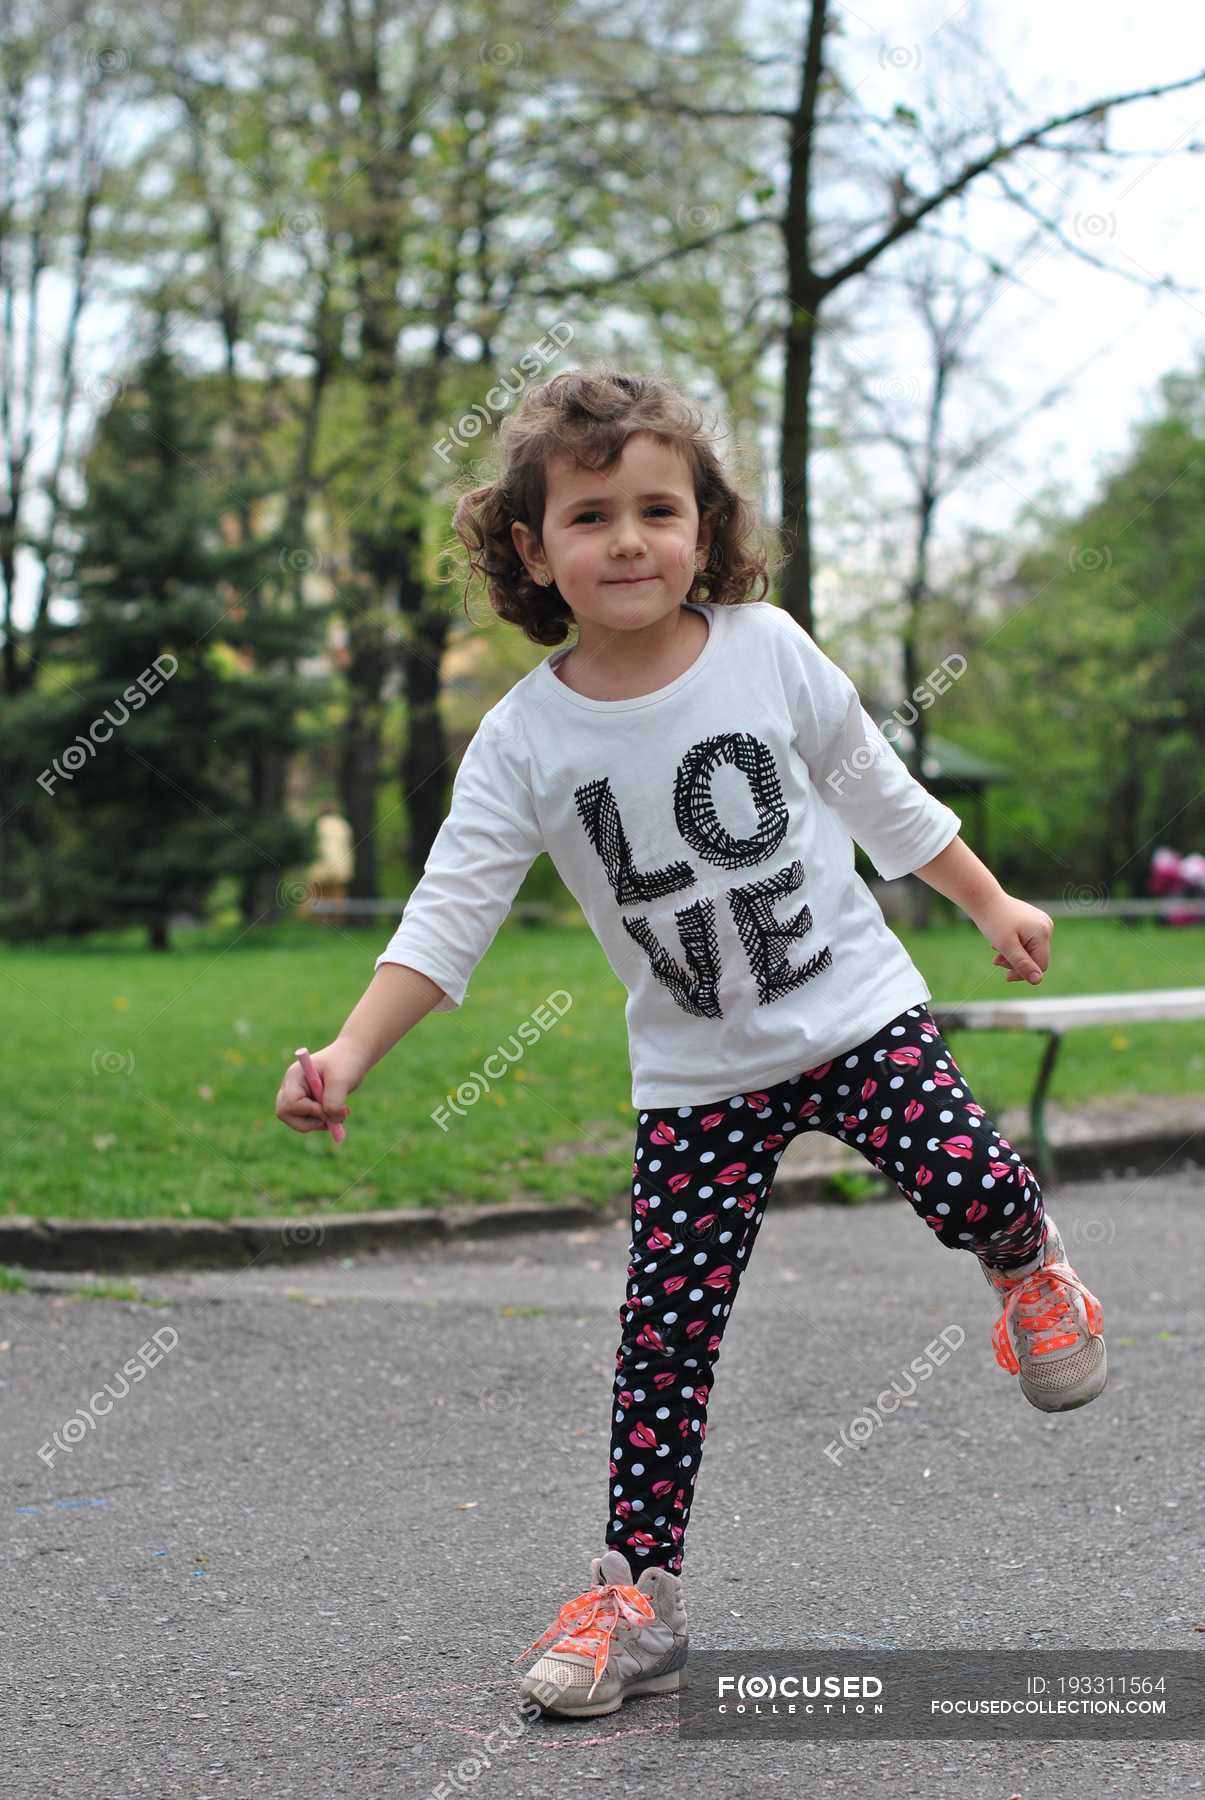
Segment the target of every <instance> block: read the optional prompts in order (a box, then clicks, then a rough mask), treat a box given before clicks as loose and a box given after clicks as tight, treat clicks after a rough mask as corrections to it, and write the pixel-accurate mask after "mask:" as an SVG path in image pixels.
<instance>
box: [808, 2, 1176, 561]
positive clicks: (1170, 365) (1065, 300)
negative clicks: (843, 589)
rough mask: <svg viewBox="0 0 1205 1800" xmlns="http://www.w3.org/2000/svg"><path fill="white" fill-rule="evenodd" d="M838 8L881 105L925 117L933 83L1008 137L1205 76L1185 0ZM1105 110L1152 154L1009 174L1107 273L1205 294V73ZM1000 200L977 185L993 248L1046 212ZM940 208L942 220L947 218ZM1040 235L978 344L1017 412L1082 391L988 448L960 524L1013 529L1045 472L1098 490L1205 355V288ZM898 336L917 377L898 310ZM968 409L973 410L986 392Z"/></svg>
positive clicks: (1049, 159) (855, 60)
mask: <svg viewBox="0 0 1205 1800" xmlns="http://www.w3.org/2000/svg"><path fill="white" fill-rule="evenodd" d="M839 10H840V13H841V17H842V21H843V26H844V31H843V36H842V43H843V46H844V50H843V59H842V64H841V66H842V68H843V70H844V71H845V73H846V75H847V79H848V80H850V81H851V82H853V83H855V84H856V85H857V92H858V97H859V100H861V101H862V102H863V103H864V104H865V105H866V106H867V108H868V109H869V110H870V111H872V112H873V113H876V114H878V115H880V116H881V115H883V114H886V113H889V112H890V111H891V108H892V107H893V106H894V105H895V104H897V103H903V104H904V105H911V106H913V107H915V108H916V109H917V110H921V111H925V110H927V109H926V108H923V107H922V105H921V104H920V97H921V96H922V95H924V94H925V92H926V91H927V90H926V83H928V84H929V91H931V92H932V93H933V94H935V95H936V96H937V97H938V99H939V100H940V101H941V102H942V117H943V119H945V120H946V121H947V122H949V123H953V122H955V121H956V120H958V119H960V118H965V119H966V122H967V123H968V124H969V123H970V122H971V121H972V119H974V120H981V119H982V118H983V116H984V115H983V108H984V106H985V105H986V104H989V103H990V104H992V105H994V106H996V107H998V108H999V109H1000V112H1001V117H1002V120H1003V126H1004V129H1003V135H1004V137H1005V138H1011V137H1014V136H1017V135H1020V133H1021V132H1022V131H1023V130H1025V129H1027V128H1030V127H1032V126H1034V125H1036V124H1039V123H1041V122H1044V121H1045V120H1047V119H1049V118H1052V117H1055V116H1057V115H1059V114H1061V113H1063V112H1066V111H1070V110H1072V109H1074V108H1077V107H1082V106H1084V105H1087V104H1089V103H1090V102H1091V101H1093V100H1096V99H1103V98H1108V97H1110V96H1112V95H1115V94H1121V93H1127V92H1133V91H1136V90H1140V89H1142V88H1145V87H1149V86H1155V85H1156V84H1159V83H1163V82H1169V81H1177V80H1181V79H1183V78H1184V77H1186V76H1189V75H1192V74H1193V73H1195V72H1198V71H1200V72H1202V73H1205V32H1202V31H1201V30H1200V29H1199V28H1198V27H1197V26H1196V24H1195V17H1194V15H1193V14H1192V13H1191V12H1188V13H1186V12H1184V11H1183V10H1181V9H1180V8H1178V7H1177V6H1176V5H1175V4H1173V3H1172V0H1146V3H1145V4H1143V5H1141V6H1137V5H1133V4H1126V5H1116V4H1115V5H1112V6H1108V7H1093V8H1089V7H1087V6H1086V5H1082V4H1081V5H1078V6H1077V5H1066V4H1054V5H1051V4H1048V3H1047V0H1010V3H1009V4H1008V5H1007V6H1004V5H1000V4H995V3H993V4H971V5H968V6H964V7H958V6H957V5H955V4H945V3H939V4H928V3H926V4H917V5H913V6H910V7H908V6H901V5H899V4H898V3H897V0H858V3H857V5H856V7H854V8H851V7H849V6H841V7H840V8H839ZM955 27H962V28H964V31H965V35H966V36H969V37H971V38H973V39H974V40H976V41H978V42H980V43H981V44H982V45H983V47H984V50H985V52H986V56H985V59H984V63H983V69H982V75H981V77H980V83H981V86H980V92H979V94H978V95H976V93H975V91H974V87H973V86H971V87H968V85H967V82H966V80H965V78H963V79H961V80H960V79H959V78H958V76H957V71H958V70H959V69H961V68H964V67H965V66H966V62H965V53H964V52H963V50H962V48H961V47H960V45H959V44H958V43H957V42H956V41H955ZM884 46H887V47H888V55H887V57H886V58H884V56H883V54H882V52H883V49H884ZM891 52H895V54H892V53H891ZM884 62H886V65H887V66H886V67H884V66H883V65H884ZM997 75H1002V76H1003V82H1002V83H1001V82H999V81H997V80H996V79H995V78H996V76H997ZM1008 90H1011V96H1012V97H1015V99H1016V100H1017V101H1019V102H1020V103H1021V106H1020V109H1019V110H1018V108H1017V107H1016V106H1015V105H1014V104H1013V99H1012V98H1011V97H1010V93H1009V91H1008ZM1110 116H1111V121H1112V122H1111V124H1110V127H1109V136H1108V141H1109V144H1110V147H1111V148H1114V149H1120V150H1137V149H1141V150H1143V151H1152V152H1155V153H1156V154H1154V155H1152V156H1150V157H1145V156H1144V157H1143V158H1141V159H1125V160H1122V161H1119V162H1115V163H1111V162H1108V161H1106V160H1105V159H1103V158H1100V159H1096V162H1095V168H1096V170H1098V171H1100V172H1099V173H1093V172H1092V171H1091V170H1089V168H1088V167H1087V166H1085V167H1083V168H1071V167H1068V166H1067V165H1066V164H1065V163H1064V162H1063V161H1062V160H1061V159H1058V158H1056V157H1054V156H1053V155H1051V154H1049V153H1041V152H1037V151H1035V150H1026V151H1023V152H1021V153H1020V156H1019V160H1018V162H1017V163H1010V164H1009V165H1006V167H1007V168H1008V169H1010V170H1011V171H1012V173H1010V175H1009V180H1010V184H1011V185H1013V186H1019V185H1020V177H1022V176H1023V177H1026V178H1029V179H1032V180H1034V181H1036V190H1034V191H1033V192H1032V193H1031V194H1030V200H1031V204H1032V205H1034V206H1035V207H1038V208H1042V209H1043V210H1045V209H1046V208H1047V207H1049V209H1050V216H1060V213H1061V217H1062V225H1061V229H1062V231H1063V234H1064V235H1065V236H1066V237H1068V238H1070V239H1071V241H1072V242H1075V243H1079V244H1081V245H1082V246H1083V247H1084V248H1085V249H1086V250H1088V251H1089V252H1090V253H1091V254H1092V255H1094V256H1096V257H1098V258H1099V259H1100V260H1101V261H1104V262H1107V263H1108V264H1109V265H1110V270H1112V269H1113V268H1116V269H1118V270H1121V271H1123V272H1125V274H1128V275H1132V276H1139V277H1143V278H1147V279H1158V278H1159V277H1161V276H1163V275H1164V274H1170V275H1172V276H1173V277H1175V278H1176V279H1177V280H1178V281H1179V282H1180V283H1181V284H1182V285H1184V286H1186V287H1192V286H1194V285H1196V286H1199V287H1201V288H1202V289H1203V290H1205V256H1203V255H1202V251H1201V233H1200V219H1201V205H1202V192H1203V186H1205V157H1202V156H1200V155H1191V154H1185V153H1184V152H1183V151H1182V150H1181V151H1179V153H1177V146H1178V145H1183V144H1185V143H1188V142H1193V141H1197V142H1205V81H1203V82H1202V83H1201V84H1200V85H1198V86H1196V87H1192V88H1186V89H1185V90H1184V91H1183V92H1182V93H1179V94H1174V95H1169V96H1166V97H1163V98H1159V99H1152V100H1145V101H1139V102H1135V103H1132V104H1130V105H1127V106H1125V107H1122V108H1119V109H1117V110H1115V111H1114V112H1113V113H1112V114H1111V115H1110ZM1061 135H1063V136H1066V135H1067V134H1066V133H1063V134H1061ZM997 195H998V189H996V188H995V186H994V185H993V184H992V183H991V182H990V180H989V181H987V182H985V183H983V184H982V185H977V186H976V187H975V188H974V189H973V191H972V198H971V202H970V205H969V207H968V210H967V214H966V217H965V221H964V222H963V225H962V230H963V235H965V236H967V237H969V238H970V239H971V241H972V242H974V243H975V244H976V245H977V246H979V247H980V248H983V249H987V248H990V247H991V246H993V245H994V244H996V243H999V242H1000V241H1001V240H1002V238H1003V241H1005V242H1008V241H1010V240H1011V241H1016V239H1017V235H1018V234H1020V233H1021V232H1023V231H1025V230H1028V229H1029V227H1030V226H1031V224H1032V223H1033V221H1032V220H1030V219H1029V218H1028V217H1027V216H1026V215H1024V214H1022V213H1020V212H1019V211H1018V209H1017V208H1015V207H1014V206H1012V205H1011V204H1009V203H1005V202H1002V201H1001V200H1000V199H999V198H997V197H996V196H997ZM1064 205H1066V211H1065V213H1063V212H1061V209H1062V208H1063V207H1064ZM1056 209H1058V211H1056ZM942 216H943V215H942V214H941V213H938V214H934V215H932V217H933V219H934V221H935V222H937V221H940V219H941V218H942ZM952 223H953V220H952V219H951V224H952ZM1042 245H1043V247H1044V248H1045V249H1046V252H1047V253H1046V254H1045V255H1043V256H1042V257H1041V258H1040V259H1039V260H1037V261H1035V262H1033V263H1031V264H1030V265H1028V266H1026V267H1025V268H1024V269H1023V270H1021V271H1018V273H1019V276H1020V279H1019V281H1018V284H1017V285H1016V286H1015V287H1010V288H1008V289H1007V290H1006V292H1005V293H1004V295H1003V296H1002V297H1001V299H1000V300H999V301H998V302H997V303H996V304H995V305H994V306H993V308H992V310H991V314H990V319H991V327H990V330H989V331H987V332H985V333H982V334H980V335H977V336H976V337H975V338H974V340H973V342H974V344H975V346H976V347H977V348H978V349H979V350H981V351H983V352H985V354H986V360H987V366H988V369H989V372H990V374H991V376H992V378H993V380H995V381H998V382H1000V383H1002V384H1003V386H1004V388H1005V389H1006V390H1007V393H1008V400H1007V403H1006V408H1005V410H1006V412H1007V413H1008V414H1009V415H1011V414H1013V413H1014V412H1020V413H1021V414H1022V415H1023V414H1024V413H1025V411H1026V410H1027V409H1026V405H1025V402H1026V401H1027V400H1028V401H1030V402H1033V401H1036V400H1037V399H1038V398H1039V397H1040V396H1041V395H1042V394H1043V393H1045V392H1046V391H1047V390H1048V389H1049V388H1051V387H1053V386H1055V385H1056V384H1058V383H1059V382H1061V381H1063V380H1065V379H1073V381H1074V385H1073V387H1072V389H1071V391H1070V392H1069V393H1068V395H1067V396H1066V398H1064V399H1063V400H1061V401H1060V402H1059V403H1058V404H1057V405H1056V406H1055V407H1053V408H1051V409H1050V410H1049V411H1046V412H1042V413H1035V414H1034V415H1033V416H1031V417H1029V418H1028V419H1024V418H1023V422H1022V424H1021V427H1020V429H1019V431H1018V433H1017V435H1016V437H1015V439H1014V440H1013V442H1012V444H1011V446H1010V449H1009V453H1008V454H1007V456H1004V457H998V458H993V459H992V460H991V462H990V464H989V465H988V466H986V467H984V468H983V469H982V470H981V471H980V472H979V474H978V476H977V477H976V478H972V479H969V480H968V481H967V482H966V484H965V485H964V486H963V487H961V488H960V489H959V491H958V494H957V498H956V499H953V498H952V499H951V502H950V508H949V514H948V517H949V519H950V520H953V519H955V518H956V517H957V518H958V519H960V520H963V521H966V522H975V523H979V524H982V525H984V526H985V527H987V528H989V529H994V530H1005V529H1006V528H1007V527H1008V526H1009V524H1010V522H1011V521H1012V520H1014V519H1015V518H1016V516H1017V513H1018V510H1019V508H1020V507H1022V506H1023V505H1025V504H1026V503H1027V502H1030V503H1034V502H1037V501H1038V499H1039V496H1040V495H1041V493H1042V491H1043V489H1044V488H1045V487H1046V486H1047V484H1049V483H1053V484H1055V485H1056V486H1057V487H1058V488H1059V489H1061V490H1064V491H1065V492H1066V493H1067V494H1068V495H1069V496H1071V497H1074V498H1076V499H1078V500H1080V501H1086V500H1088V499H1089V498H1090V497H1091V495H1092V494H1093V493H1094V492H1095V491H1096V489H1097V487H1098V484H1099V483H1100V481H1101V480H1102V478H1103V477H1104V475H1105V474H1106V473H1107V470H1108V468H1109V467H1110V466H1111V465H1112V464H1113V463H1114V462H1115V461H1116V460H1117V459H1118V458H1120V457H1122V456H1124V453H1125V452H1126V450H1127V448H1128V446H1129V445H1130V442H1131V436H1132V431H1133V426H1134V423H1135V421H1137V420H1139V419H1141V418H1145V417H1148V416H1150V415H1151V414H1152V413H1153V412H1154V411H1155V410H1157V405H1158V398H1159V397H1158V392H1157V384H1158V381H1159V379H1160V377H1161V376H1162V375H1163V374H1164V373H1166V372H1167V371H1169V370H1171V369H1175V368H1182V369H1189V368H1192V367H1194V366H1195V364H1196V362H1197V358H1198V355H1199V353H1200V351H1201V350H1202V349H1205V291H1203V292H1202V293H1199V294H1195V295H1189V296H1187V297H1184V298H1181V297H1174V296H1172V295H1169V294H1167V293H1166V292H1163V293H1159V294H1158V295H1156V296H1155V297H1154V298H1152V296H1151V295H1150V294H1149V293H1148V292H1147V291H1146V290H1145V289H1144V288H1142V287H1139V286H1137V285H1136V284H1135V283H1134V282H1132V281H1130V280H1127V279H1125V278H1124V276H1123V275H1119V274H1114V273H1112V272H1105V271H1103V270H1101V269H1098V268H1095V267H1092V266H1090V265H1089V264H1088V263H1086V262H1084V261H1082V260H1081V259H1080V258H1079V257H1077V256H1076V255H1075V254H1074V252H1073V251H1071V250H1067V249H1063V248H1062V247H1061V246H1059V245H1057V244H1055V245H1054V246H1053V248H1052V247H1051V245H1052V240H1051V239H1050V238H1049V237H1047V238H1045V239H1043V240H1042ZM892 254H894V252H889V253H888V255H889V256H890V255H892ZM886 266H887V265H886V262H885V263H884V267H886ZM889 341H894V342H895V344H896V345H897V356H896V359H895V361H894V363H893V364H892V369H893V373H897V374H898V375H899V376H901V377H903V378H906V377H907V376H908V374H909V373H910V372H914V371H915V363H916V356H915V345H916V339H915V336H914V333H913V332H912V331H911V330H909V329H908V328H907V327H906V325H905V323H904V322H903V321H901V323H900V327H899V330H898V332H897V333H896V334H895V335H894V338H888V339H885V340H884V342H883V343H880V344H878V345H876V350H877V355H878V359H879V360H881V357H882V352H883V348H884V344H885V343H886V342H889ZM964 410H965V412H966V419H967V420H968V421H969V422H974V417H975V401H974V398H973V396H972V397H971V400H970V405H969V408H967V409H964ZM979 423H980V424H982V420H980V421H979ZM964 428H965V427H964ZM882 466H883V468H884V469H889V468H891V467H892V466H893V465H892V464H891V463H890V462H889V461H888V462H884V463H883V465H882ZM895 466H896V467H898V464H897V465H895Z"/></svg>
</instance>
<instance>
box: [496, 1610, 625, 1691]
mask: <svg viewBox="0 0 1205 1800" xmlns="http://www.w3.org/2000/svg"><path fill="white" fill-rule="evenodd" d="M656 1617H657V1613H656V1610H655V1608H654V1607H653V1604H652V1602H651V1601H650V1600H648V1599H647V1598H646V1596H645V1595H644V1594H641V1593H639V1592H638V1591H637V1589H636V1588H635V1587H629V1586H628V1585H627V1584H626V1583H620V1582H610V1583H608V1584H603V1583H600V1584H599V1585H598V1586H597V1587H592V1588H588V1589H587V1590H586V1592H585V1593H584V1594H579V1595H578V1596H577V1598H576V1599H574V1600H567V1601H566V1602H565V1604H564V1606H562V1607H561V1608H560V1610H559V1612H558V1613H557V1616H556V1618H555V1619H554V1620H553V1622H552V1624H551V1625H550V1626H549V1627H548V1629H547V1631H545V1632H543V1633H542V1635H541V1636H540V1637H538V1638H537V1639H536V1641H535V1643H534V1644H529V1645H528V1646H527V1649H526V1650H520V1652H519V1654H518V1656H514V1657H512V1658H511V1661H512V1662H521V1661H522V1660H523V1658H524V1657H525V1656H530V1655H531V1653H532V1651H533V1650H539V1649H540V1648H541V1646H542V1645H544V1644H546V1643H547V1642H548V1640H549V1638H553V1637H556V1635H557V1632H558V1631H563V1632H564V1633H565V1636H564V1637H562V1638H559V1639H558V1640H557V1642H556V1643H555V1644H554V1645H553V1646H552V1649H553V1652H554V1653H555V1652H556V1651H558V1650H565V1651H569V1652H571V1653H574V1654H576V1655H578V1656H590V1657H593V1659H594V1680H593V1681H592V1682H591V1684H590V1692H589V1693H588V1694H587V1695H586V1698H587V1700H592V1699H593V1698H594V1690H595V1688H596V1687H597V1686H598V1684H599V1682H600V1681H601V1680H602V1677H603V1671H604V1670H605V1668H606V1666H607V1653H608V1651H609V1649H610V1645H611V1638H612V1635H613V1633H614V1631H615V1628H616V1626H617V1625H618V1624H619V1622H620V1620H621V1619H632V1620H639V1621H641V1622H642V1623H645V1624H647V1623H649V1622H650V1621H651V1620H653V1619H655V1618H656Z"/></svg>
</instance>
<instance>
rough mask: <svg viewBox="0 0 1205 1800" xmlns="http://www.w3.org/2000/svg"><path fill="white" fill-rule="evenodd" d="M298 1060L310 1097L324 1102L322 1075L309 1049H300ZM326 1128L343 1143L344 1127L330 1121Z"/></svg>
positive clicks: (338, 1142)
mask: <svg viewBox="0 0 1205 1800" xmlns="http://www.w3.org/2000/svg"><path fill="white" fill-rule="evenodd" d="M296 1054H297V1060H298V1062H299V1063H300V1064H301V1073H302V1074H303V1075H304V1076H305V1082H306V1086H307V1087H308V1088H309V1090H310V1099H311V1100H317V1102H318V1103H319V1105H321V1104H322V1077H321V1075H320V1074H319V1073H318V1067H317V1064H316V1063H315V1062H314V1059H313V1057H312V1056H311V1055H310V1053H309V1051H308V1050H298V1051H297V1053H296ZM326 1129H327V1130H328V1131H329V1132H330V1134H331V1137H332V1138H333V1139H334V1141H335V1143H336V1144H341V1143H342V1142H343V1140H344V1138H345V1137H346V1136H347V1132H346V1130H345V1129H344V1127H343V1126H342V1125H340V1124H338V1123H337V1122H334V1121H328V1123H327V1127H326Z"/></svg>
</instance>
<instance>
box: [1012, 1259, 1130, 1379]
mask: <svg viewBox="0 0 1205 1800" xmlns="http://www.w3.org/2000/svg"><path fill="white" fill-rule="evenodd" d="M994 1273H997V1274H998V1273H1001V1271H999V1270H997V1271H994ZM1068 1288H1074V1289H1075V1290H1076V1291H1077V1292H1078V1293H1080V1294H1082V1295H1083V1297H1084V1310H1085V1312H1086V1313H1087V1315H1088V1330H1089V1331H1091V1332H1102V1331H1103V1330H1104V1328H1105V1317H1104V1311H1103V1309H1102V1307H1101V1304H1100V1301H1099V1300H1098V1299H1097V1298H1096V1295H1095V1294H1094V1293H1092V1292H1091V1291H1090V1289H1088V1288H1086V1287H1085V1286H1084V1284H1083V1282H1082V1281H1081V1280H1080V1278H1079V1276H1078V1275H1077V1274H1076V1273H1075V1271H1074V1270H1073V1269H1072V1268H1071V1267H1070V1265H1069V1264H1068V1263H1060V1262H1050V1263H1047V1264H1046V1265H1045V1267H1044V1268H1041V1269H1035V1270H1034V1272H1033V1273H1032V1274H1031V1275H1025V1276H1018V1277H1017V1280H1016V1285H1015V1286H1013V1287H1011V1288H1009V1289H1007V1291H1006V1293H1005V1300H1004V1310H1003V1312H1002V1313H1001V1314H1000V1317H999V1318H998V1319H997V1321H996V1325H995V1329H994V1330H993V1332H992V1344H993V1346H994V1348H995V1352H996V1361H997V1362H998V1363H999V1365H1000V1367H1001V1368H1002V1369H1007V1370H1008V1372H1009V1374H1010V1375H1018V1374H1019V1373H1020V1371H1021V1364H1020V1362H1019V1361H1018V1360H1017V1354H1016V1351H1015V1350H1014V1349H1013V1347H1012V1344H1011V1343H1010V1342H1009V1336H1008V1322H1009V1319H1010V1318H1011V1317H1012V1316H1013V1314H1014V1313H1015V1314H1016V1315H1017V1324H1018V1325H1019V1326H1020V1327H1021V1329H1022V1330H1024V1331H1028V1332H1042V1333H1044V1334H1045V1335H1044V1336H1041V1337H1038V1338H1036V1339H1035V1340H1034V1343H1033V1346H1032V1348H1031V1350H1030V1355H1031V1356H1048V1355H1049V1354H1050V1352H1051V1351H1052V1350H1064V1349H1070V1347H1071V1346H1072V1345H1073V1344H1077V1343H1078V1342H1079V1334H1080V1320H1079V1312H1078V1310H1077V1308H1076V1305H1075V1301H1074V1300H1073V1299H1072V1297H1071V1295H1070V1294H1069V1293H1068V1292H1067V1291H1066V1290H1067V1289H1068ZM997 1291H999V1290H997Z"/></svg>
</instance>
